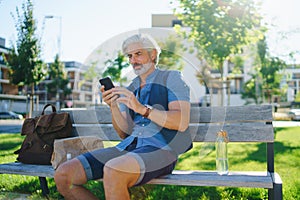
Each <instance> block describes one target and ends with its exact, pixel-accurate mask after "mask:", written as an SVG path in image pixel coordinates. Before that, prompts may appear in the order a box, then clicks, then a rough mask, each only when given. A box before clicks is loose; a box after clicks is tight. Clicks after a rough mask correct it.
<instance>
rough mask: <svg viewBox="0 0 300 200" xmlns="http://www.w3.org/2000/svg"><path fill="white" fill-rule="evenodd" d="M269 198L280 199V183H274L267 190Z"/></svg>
mask: <svg viewBox="0 0 300 200" xmlns="http://www.w3.org/2000/svg"><path fill="white" fill-rule="evenodd" d="M268 199H269V200H282V184H274V188H273V189H269V191H268Z"/></svg>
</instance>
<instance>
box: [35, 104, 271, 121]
mask: <svg viewBox="0 0 300 200" xmlns="http://www.w3.org/2000/svg"><path fill="white" fill-rule="evenodd" d="M47 112H48V111H47ZM47 112H46V113H47ZM60 112H62V111H60ZM63 112H69V113H70V115H71V118H72V120H73V122H74V123H78V124H85V123H87V124H97V123H106V124H110V123H111V112H110V109H109V108H108V107H107V106H101V107H99V108H96V109H95V110H71V109H65V110H63ZM39 114H40V112H35V113H34V116H37V115H39ZM272 120H273V116H272V106H271V105H247V106H228V107H226V106H225V107H220V106H216V107H191V114H190V122H191V123H199V122H200V123H222V122H247V121H248V122H250V121H264V122H272Z"/></svg>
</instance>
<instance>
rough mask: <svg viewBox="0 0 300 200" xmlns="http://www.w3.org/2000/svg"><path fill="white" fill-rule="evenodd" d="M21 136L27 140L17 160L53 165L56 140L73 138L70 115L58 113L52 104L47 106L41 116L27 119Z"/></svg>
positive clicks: (19, 151)
mask: <svg viewBox="0 0 300 200" xmlns="http://www.w3.org/2000/svg"><path fill="white" fill-rule="evenodd" d="M49 106H51V107H52V113H51V114H45V110H46V108H47V107H49ZM21 135H25V136H26V137H25V139H24V141H23V143H22V145H21V148H20V149H19V150H17V151H15V152H14V153H15V154H19V155H18V157H17V160H18V161H20V162H22V163H26V164H41V165H51V156H52V153H53V143H54V140H55V139H60V138H66V137H70V136H72V122H71V118H70V115H69V113H66V112H63V113H57V112H56V108H55V106H54V105H52V104H47V105H45V106H44V109H43V111H42V113H41V115H40V116H37V117H35V118H27V119H25V121H24V123H23V126H22V131H21Z"/></svg>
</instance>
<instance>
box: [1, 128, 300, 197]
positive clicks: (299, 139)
mask: <svg viewBox="0 0 300 200" xmlns="http://www.w3.org/2000/svg"><path fill="white" fill-rule="evenodd" d="M22 140H23V138H22V137H21V136H19V135H18V134H0V162H1V163H5V162H12V161H15V159H16V155H14V154H13V152H14V151H15V150H17V149H18V148H19V147H20V144H21V142H22ZM275 141H276V142H275V171H276V172H277V173H279V174H280V176H281V178H282V181H283V197H284V199H289V200H296V199H300V180H299V177H300V173H299V172H300V168H299V166H300V127H291V128H277V129H276V134H275ZM265 154H266V149H265V145H264V144H254V143H253V144H245V143H230V144H229V145H228V157H229V170H232V171H238V170H243V171H247V170H249V171H252V170H257V171H260V170H266V161H265ZM214 168H215V151H214V148H213V144H208V143H207V144H199V143H198V144H195V145H194V148H193V149H192V150H191V151H189V152H188V153H186V154H184V155H182V156H181V157H180V159H179V163H178V164H177V166H176V169H186V170H187V169H198V170H214ZM48 182H49V187H50V191H51V192H50V199H63V198H62V197H61V196H60V195H59V194H58V192H57V191H56V188H55V183H54V181H53V179H50V178H49V179H48ZM86 187H88V188H90V189H91V190H92V191H93V192H94V193H95V194H97V195H98V196H99V198H101V199H104V196H103V189H102V183H101V182H96V181H91V182H89V183H88V184H87V185H86ZM11 192H13V193H11ZM130 192H131V198H132V199H146V200H157V199H163V200H165V199H176V200H178V199H201V200H215V199H230V200H231V199H240V200H242V199H243V200H244V199H249V200H250V199H267V190H266V189H250V188H226V187H184V186H163V185H145V186H141V187H135V188H132V189H131V190H130ZM15 193H26V194H29V198H30V199H41V198H42V196H41V190H40V188H39V182H38V179H37V178H36V177H30V176H20V175H7V174H3V175H0V199H14V198H16V194H15Z"/></svg>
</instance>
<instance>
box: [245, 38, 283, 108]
mask: <svg viewBox="0 0 300 200" xmlns="http://www.w3.org/2000/svg"><path fill="white" fill-rule="evenodd" d="M257 57H258V59H257V65H256V66H255V71H254V72H252V74H251V76H252V78H251V79H250V80H248V81H247V82H246V83H245V85H244V86H243V90H244V91H243V92H242V98H244V99H246V98H252V99H254V100H255V102H256V103H261V102H262V99H263V98H266V99H267V100H268V102H269V103H271V101H272V96H273V95H279V96H283V95H284V92H285V91H284V90H282V89H281V87H280V82H281V79H282V76H283V75H282V74H280V71H281V70H283V69H285V68H286V63H285V62H284V61H282V60H281V59H279V58H277V57H272V56H270V55H269V53H268V47H267V43H266V40H265V38H263V39H261V40H260V41H259V42H258V43H257Z"/></svg>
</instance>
